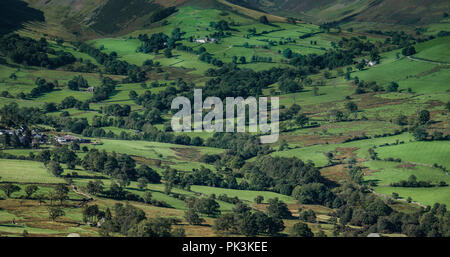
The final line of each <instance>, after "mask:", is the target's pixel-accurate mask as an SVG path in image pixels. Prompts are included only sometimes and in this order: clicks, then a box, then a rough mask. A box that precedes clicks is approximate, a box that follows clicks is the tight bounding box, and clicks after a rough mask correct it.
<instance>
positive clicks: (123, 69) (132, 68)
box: [76, 43, 147, 83]
mask: <svg viewBox="0 0 450 257" xmlns="http://www.w3.org/2000/svg"><path fill="white" fill-rule="evenodd" d="M76 46H77V48H78V50H79V51H80V52H83V53H86V54H88V55H90V56H91V57H92V58H94V59H95V60H96V61H97V62H98V63H100V64H101V65H103V66H104V67H105V72H106V73H108V74H113V75H125V76H127V78H125V79H124V83H138V82H142V81H145V80H147V76H146V74H145V72H144V71H142V70H141V69H140V68H139V67H138V66H137V65H134V64H130V63H128V62H126V61H121V60H118V59H117V57H118V56H117V53H116V52H111V53H110V54H106V53H103V52H102V51H101V50H99V49H97V48H95V47H92V46H90V45H89V44H86V43H77V44H76Z"/></svg>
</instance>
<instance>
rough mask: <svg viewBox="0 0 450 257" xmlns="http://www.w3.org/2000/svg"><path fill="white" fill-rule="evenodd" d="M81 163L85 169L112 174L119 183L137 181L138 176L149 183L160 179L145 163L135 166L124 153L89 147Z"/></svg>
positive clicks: (131, 159) (125, 183) (157, 181)
mask: <svg viewBox="0 0 450 257" xmlns="http://www.w3.org/2000/svg"><path fill="white" fill-rule="evenodd" d="M81 165H82V166H83V168H84V169H86V170H92V171H95V172H101V173H103V174H106V175H110V176H113V177H114V178H116V179H117V180H119V183H120V184H121V185H128V184H129V182H130V181H131V180H133V181H137V180H138V179H139V178H145V179H147V181H148V182H149V183H159V182H160V180H161V177H160V176H159V174H158V173H157V172H156V171H155V170H153V169H152V168H150V167H148V166H147V165H141V166H139V167H138V168H136V161H135V160H134V159H133V158H131V157H130V156H129V155H126V154H122V155H120V156H118V155H117V154H116V153H112V154H107V153H106V152H105V151H99V150H98V149H91V150H90V151H89V152H88V153H87V154H86V155H85V157H84V158H83V161H82V162H81Z"/></svg>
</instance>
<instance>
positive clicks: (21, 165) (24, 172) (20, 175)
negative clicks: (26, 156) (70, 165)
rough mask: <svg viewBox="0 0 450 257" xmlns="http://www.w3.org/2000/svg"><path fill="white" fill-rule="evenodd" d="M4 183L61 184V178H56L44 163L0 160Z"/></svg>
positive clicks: (0, 174) (0, 170) (0, 172)
mask: <svg viewBox="0 0 450 257" xmlns="http://www.w3.org/2000/svg"><path fill="white" fill-rule="evenodd" d="M0 164H1V165H0V166H1V167H0V176H1V177H2V181H8V182H21V183H30V182H35V183H61V182H64V180H63V179H61V178H56V177H54V176H53V175H52V174H51V173H50V172H49V171H47V169H46V168H45V167H44V165H43V164H42V163H39V162H32V161H22V160H0Z"/></svg>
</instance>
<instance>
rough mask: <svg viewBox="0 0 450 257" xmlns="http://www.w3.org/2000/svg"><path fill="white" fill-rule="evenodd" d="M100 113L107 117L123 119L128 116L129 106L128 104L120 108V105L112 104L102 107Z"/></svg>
mask: <svg viewBox="0 0 450 257" xmlns="http://www.w3.org/2000/svg"><path fill="white" fill-rule="evenodd" d="M102 111H103V113H105V114H107V115H112V116H120V117H125V116H128V115H130V112H131V106H129V105H128V104H125V105H123V106H121V105H120V104H112V105H108V106H106V107H104V108H103V109H102Z"/></svg>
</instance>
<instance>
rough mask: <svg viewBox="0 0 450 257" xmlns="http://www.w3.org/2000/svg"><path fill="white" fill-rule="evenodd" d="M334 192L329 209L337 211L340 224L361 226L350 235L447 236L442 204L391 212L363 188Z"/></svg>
mask: <svg viewBox="0 0 450 257" xmlns="http://www.w3.org/2000/svg"><path fill="white" fill-rule="evenodd" d="M335 191H336V192H335V193H336V196H337V197H336V200H335V202H334V203H333V206H334V207H335V208H339V209H338V211H337V213H336V217H338V218H339V223H340V225H343V226H345V225H347V224H349V225H355V226H361V227H362V229H361V230H358V231H356V230H355V231H353V232H352V233H356V234H353V236H355V235H358V234H365V233H370V232H379V233H402V234H406V235H407V236H411V237H424V236H430V237H440V236H445V237H448V236H449V224H450V223H449V221H450V212H448V211H447V209H446V206H445V205H443V204H438V203H437V204H435V205H434V206H433V207H432V208H431V207H427V208H425V209H424V208H422V210H421V211H419V212H415V213H412V214H407V213H402V212H397V211H395V210H393V209H392V208H391V207H390V206H389V205H388V204H387V203H386V202H384V201H383V200H382V199H380V198H378V197H377V196H375V195H373V194H370V192H369V191H368V190H367V189H366V188H365V187H357V186H355V185H352V184H344V185H343V186H342V187H339V188H337V189H336V190H335ZM341 228H342V229H343V227H341ZM346 229H348V227H346Z"/></svg>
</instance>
